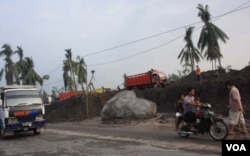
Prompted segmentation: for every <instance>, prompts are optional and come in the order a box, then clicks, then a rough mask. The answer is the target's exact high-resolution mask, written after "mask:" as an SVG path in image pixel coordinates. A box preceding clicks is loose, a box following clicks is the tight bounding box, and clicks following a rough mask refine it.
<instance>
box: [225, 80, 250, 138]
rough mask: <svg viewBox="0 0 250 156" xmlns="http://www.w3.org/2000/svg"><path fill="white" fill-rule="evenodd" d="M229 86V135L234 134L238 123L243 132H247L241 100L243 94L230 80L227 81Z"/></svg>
mask: <svg viewBox="0 0 250 156" xmlns="http://www.w3.org/2000/svg"><path fill="white" fill-rule="evenodd" d="M226 85H227V88H228V90H229V105H228V106H227V107H228V108H229V115H228V118H229V132H228V134H229V135H233V133H234V129H235V128H236V126H237V125H239V126H240V128H241V130H242V131H241V133H243V134H247V129H246V122H245V119H244V110H243V106H242V102H241V96H240V92H239V90H238V89H237V88H236V87H235V85H234V84H233V83H232V82H231V81H228V82H227V83H226Z"/></svg>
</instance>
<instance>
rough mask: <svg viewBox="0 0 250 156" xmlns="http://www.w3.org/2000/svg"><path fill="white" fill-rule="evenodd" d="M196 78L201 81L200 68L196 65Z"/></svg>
mask: <svg viewBox="0 0 250 156" xmlns="http://www.w3.org/2000/svg"><path fill="white" fill-rule="evenodd" d="M196 78H197V81H201V69H200V67H199V66H198V65H197V66H196Z"/></svg>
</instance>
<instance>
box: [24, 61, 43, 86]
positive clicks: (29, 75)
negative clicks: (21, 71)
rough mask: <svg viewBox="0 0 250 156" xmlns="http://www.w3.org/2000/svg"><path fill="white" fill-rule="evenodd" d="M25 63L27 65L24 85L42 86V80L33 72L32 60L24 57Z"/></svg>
mask: <svg viewBox="0 0 250 156" xmlns="http://www.w3.org/2000/svg"><path fill="white" fill-rule="evenodd" d="M24 59H25V62H26V64H27V67H28V68H27V70H26V71H25V73H26V76H25V79H24V80H25V82H24V84H25V85H36V82H38V83H39V84H40V85H42V84H43V79H42V78H41V77H40V75H38V74H37V73H36V71H35V70H34V62H33V60H32V58H30V57H25V58H24Z"/></svg>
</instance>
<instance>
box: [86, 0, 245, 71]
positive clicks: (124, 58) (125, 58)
mask: <svg viewBox="0 0 250 156" xmlns="http://www.w3.org/2000/svg"><path fill="white" fill-rule="evenodd" d="M249 2H250V1H249ZM249 7H250V6H247V7H244V8H241V9H234V12H236V11H239V10H243V9H246V8H249ZM238 8H239V7H238ZM229 13H233V11H230V12H228V13H225V14H222V15H220V16H216V17H214V19H215V20H218V19H219V18H220V17H223V16H225V15H227V14H229ZM215 20H214V21H215ZM198 23H200V22H196V24H198ZM191 25H194V24H190V25H188V26H191ZM200 28H202V26H201V27H199V28H198V29H200ZM177 29H179V28H177ZM198 29H195V31H197V30H198ZM183 36H184V35H182V36H179V37H177V38H175V39H173V40H170V41H168V42H165V43H163V44H160V45H158V46H155V47H153V48H150V49H148V50H144V51H142V52H139V53H136V54H134V55H130V56H127V57H123V58H120V59H116V60H113V61H107V62H103V63H99V64H93V65H89V66H99V65H105V64H110V63H115V62H119V61H123V60H127V59H129V58H132V57H136V56H138V55H142V54H144V53H147V52H150V51H152V50H155V49H158V48H160V47H162V46H165V45H167V44H169V43H171V42H173V41H175V40H177V39H180V38H181V37H183Z"/></svg>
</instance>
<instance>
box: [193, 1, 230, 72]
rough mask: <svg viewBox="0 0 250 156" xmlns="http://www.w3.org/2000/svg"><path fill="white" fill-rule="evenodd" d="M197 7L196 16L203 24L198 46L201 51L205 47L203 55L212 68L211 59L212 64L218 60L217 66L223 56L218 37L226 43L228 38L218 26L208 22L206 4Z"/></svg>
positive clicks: (209, 16)
mask: <svg viewBox="0 0 250 156" xmlns="http://www.w3.org/2000/svg"><path fill="white" fill-rule="evenodd" d="M197 9H198V10H199V13H198V17H200V18H201V20H202V21H203V22H204V24H205V25H204V26H203V28H202V30H201V33H200V37H199V40H198V48H200V49H201V51H202V52H203V51H204V49H205V48H206V50H205V53H204V56H205V57H206V59H207V60H208V61H211V62H212V68H213V69H214V66H213V61H214V64H216V61H218V62H219V66H220V67H221V58H222V57H223V56H222V54H221V52H220V46H219V43H218V40H219V39H220V40H221V41H223V42H224V43H226V40H227V39H229V38H228V36H227V35H226V34H225V33H224V32H223V31H222V30H221V29H220V28H218V27H217V26H216V25H214V24H213V23H212V22H210V20H211V15H210V13H209V11H208V5H206V6H205V7H203V5H201V4H198V7H197Z"/></svg>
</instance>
